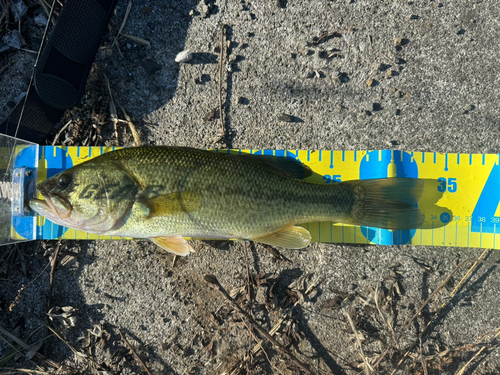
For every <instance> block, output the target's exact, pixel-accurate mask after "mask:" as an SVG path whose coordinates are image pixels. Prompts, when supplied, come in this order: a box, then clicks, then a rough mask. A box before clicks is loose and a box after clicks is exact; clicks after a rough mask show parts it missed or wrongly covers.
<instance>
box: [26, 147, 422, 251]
mask: <svg viewBox="0 0 500 375" xmlns="http://www.w3.org/2000/svg"><path fill="white" fill-rule="evenodd" d="M311 175H312V171H311V170H310V169H309V168H308V167H306V166H305V165H304V164H302V163H301V162H299V161H297V160H295V159H292V158H284V157H276V156H266V155H252V154H244V153H241V154H234V153H226V152H212V151H206V150H199V149H194V148H187V147H172V146H145V147H133V148H124V149H120V150H115V151H111V152H108V153H104V154H102V155H100V156H98V157H95V158H93V159H90V160H88V161H86V162H83V163H81V164H77V165H75V166H73V167H72V168H69V169H67V170H65V171H62V172H60V173H58V174H56V175H54V176H52V177H50V178H48V179H47V180H45V181H43V182H41V183H39V184H38V186H37V189H38V192H39V193H40V195H41V197H42V198H43V199H38V198H33V199H31V200H30V202H29V205H30V207H31V209H32V210H33V211H35V212H36V213H38V214H39V215H41V216H44V217H46V218H48V219H49V220H51V221H52V222H54V223H56V224H59V225H62V226H66V227H69V228H74V229H78V230H83V231H86V232H89V233H94V234H101V235H110V236H123V237H132V238H148V239H150V240H152V241H153V242H154V243H155V244H157V245H158V246H160V247H161V248H163V249H165V250H167V251H169V252H171V253H174V254H176V255H181V256H184V255H187V254H189V253H191V252H193V249H192V247H191V246H190V245H189V243H188V242H187V241H186V239H185V238H184V237H191V238H211V239H247V240H252V241H255V242H259V243H262V244H267V245H271V246H275V247H280V248H287V249H302V248H305V247H307V246H308V245H309V244H310V242H311V235H310V233H309V231H308V230H307V229H305V228H304V227H302V226H299V224H305V223H310V222H333V223H344V224H351V225H358V226H368V227H377V228H384V229H392V230H406V229H414V228H418V227H420V226H421V225H422V223H423V222H424V215H423V214H422V212H421V211H420V210H419V209H418V207H417V202H418V200H419V198H420V197H421V195H422V191H423V187H424V183H423V181H422V180H419V179H414V178H400V177H393V178H383V179H368V180H352V181H343V182H337V183H332V184H324V183H315V182H310V181H307V180H305V178H307V177H310V176H311Z"/></svg>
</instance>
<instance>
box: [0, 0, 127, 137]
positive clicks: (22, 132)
mask: <svg viewBox="0 0 500 375" xmlns="http://www.w3.org/2000/svg"><path fill="white" fill-rule="evenodd" d="M117 1H118V0H67V1H66V2H65V4H64V6H63V8H62V10H61V13H60V15H59V18H58V19H57V22H56V25H55V26H54V30H53V31H52V34H51V35H50V36H49V38H48V43H47V45H46V46H45V47H44V49H43V51H42V54H41V55H40V58H39V60H38V63H37V66H36V67H35V72H34V84H33V85H32V87H30V90H29V94H28V97H27V98H24V99H23V100H21V101H20V102H19V103H18V104H17V105H16V106H15V107H14V109H13V110H12V112H11V113H10V114H9V116H8V117H7V119H6V120H5V121H3V122H2V123H1V124H0V133H3V134H7V135H11V136H16V137H17V138H21V139H25V140H27V141H32V142H37V143H40V142H41V141H43V139H44V138H45V137H46V136H47V134H48V133H49V131H50V130H51V129H52V128H53V127H54V124H55V123H57V122H58V121H59V120H60V119H61V116H62V114H63V113H64V110H65V109H66V108H70V107H72V106H74V105H75V104H77V103H78V102H79V101H80V99H81V98H82V96H83V94H84V92H85V84H86V82H87V78H88V75H89V73H90V69H91V67H92V63H93V61H94V59H95V55H96V53H97V49H98V48H99V45H100V43H101V40H102V37H103V36H104V34H105V33H106V27H107V25H108V22H109V19H110V18H111V15H112V14H113V10H114V8H115V5H116V3H117ZM23 108H24V109H23ZM21 114H22V118H21V122H20V123H19V118H20V117H21ZM18 124H19V128H18Z"/></svg>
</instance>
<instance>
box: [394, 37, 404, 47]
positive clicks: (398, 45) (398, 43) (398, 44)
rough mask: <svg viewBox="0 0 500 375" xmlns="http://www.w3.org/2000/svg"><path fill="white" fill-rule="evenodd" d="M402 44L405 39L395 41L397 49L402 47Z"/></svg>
mask: <svg viewBox="0 0 500 375" xmlns="http://www.w3.org/2000/svg"><path fill="white" fill-rule="evenodd" d="M402 44H403V38H396V39H394V46H395V47H401V45H402Z"/></svg>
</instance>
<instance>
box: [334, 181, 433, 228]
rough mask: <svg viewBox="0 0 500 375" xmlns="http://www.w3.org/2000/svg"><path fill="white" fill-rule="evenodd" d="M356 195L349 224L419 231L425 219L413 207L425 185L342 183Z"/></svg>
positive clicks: (409, 182)
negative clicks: (416, 229) (417, 229)
mask: <svg viewBox="0 0 500 375" xmlns="http://www.w3.org/2000/svg"><path fill="white" fill-rule="evenodd" d="M342 184H346V185H349V186H350V187H351V188H352V189H353V192H354V195H355V204H354V206H353V209H352V213H351V217H352V222H350V223H349V224H354V225H361V226H367V227H376V228H383V229H393V230H403V229H415V228H418V227H420V226H421V225H422V224H423V222H424V220H425V218H424V215H423V214H422V212H420V210H419V209H418V208H417V207H416V203H417V201H418V200H419V198H420V196H421V195H422V191H423V189H424V182H423V181H422V180H418V179H414V178H398V177H393V178H383V179H373V180H356V181H345V182H342Z"/></svg>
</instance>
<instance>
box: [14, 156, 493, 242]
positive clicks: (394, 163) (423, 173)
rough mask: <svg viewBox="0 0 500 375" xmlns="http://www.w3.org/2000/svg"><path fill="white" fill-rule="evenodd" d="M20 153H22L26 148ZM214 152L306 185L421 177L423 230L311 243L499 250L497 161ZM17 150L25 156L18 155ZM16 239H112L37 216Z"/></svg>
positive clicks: (45, 164) (50, 170) (318, 230)
mask: <svg viewBox="0 0 500 375" xmlns="http://www.w3.org/2000/svg"><path fill="white" fill-rule="evenodd" d="M25 150H26V149H25ZM113 150H114V148H113V147H57V146H56V147H53V146H40V147H38V151H37V152H38V155H37V158H34V155H33V153H32V150H31V151H21V152H20V153H19V154H18V155H17V156H16V158H15V163H14V169H15V170H16V168H21V167H30V168H36V169H37V177H36V180H37V181H38V182H41V181H43V180H45V179H46V178H49V177H51V176H53V175H54V174H56V173H58V172H60V171H62V170H65V169H67V168H70V167H72V166H74V165H76V164H78V163H81V162H84V161H87V160H89V159H91V158H93V157H96V156H98V155H101V154H102V153H105V152H109V151H113ZM213 151H214V152H230V153H250V154H256V155H275V156H279V157H288V158H294V159H297V160H299V161H300V162H302V163H304V164H306V165H307V166H309V167H310V168H311V169H312V171H313V172H314V173H313V176H311V177H309V178H307V179H306V180H308V181H311V182H316V183H323V184H334V183H337V182H339V181H347V180H356V179H370V178H386V177H413V178H420V179H424V183H425V187H424V193H423V195H422V198H421V199H420V200H419V202H418V207H419V209H420V210H421V211H422V212H423V213H424V215H425V218H426V219H425V222H424V224H423V225H422V226H421V227H420V228H418V229H413V230H398V231H391V230H385V229H378V228H368V227H359V226H351V225H344V224H338V223H330V222H323V223H309V224H304V225H303V226H304V227H305V228H307V229H308V230H309V232H310V233H311V235H312V238H313V241H316V242H331V243H363V244H378V245H402V244H414V245H425V246H459V247H479V248H495V249H497V248H500V237H498V239H497V235H498V234H500V210H499V207H498V206H499V203H500V189H499V188H498V187H499V186H500V155H495V154H489V155H481V154H440V153H428V152H405V151H398V150H376V151H325V150H323V151H312V150H288V151H284V150H213ZM23 152H24V153H25V155H23ZM30 158H31V159H37V160H31V161H30ZM11 236H12V239H14V240H17V241H19V240H31V239H59V238H64V239H118V238H121V237H108V236H103V235H96V234H89V233H85V232H81V231H77V230H74V229H69V228H65V227H62V226H59V225H56V224H53V223H52V222H50V221H49V220H48V219H45V218H43V217H38V216H34V217H30V216H16V217H13V221H12V228H11Z"/></svg>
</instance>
